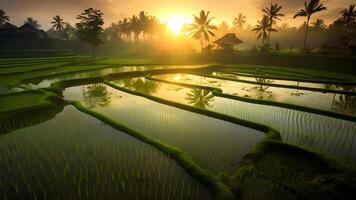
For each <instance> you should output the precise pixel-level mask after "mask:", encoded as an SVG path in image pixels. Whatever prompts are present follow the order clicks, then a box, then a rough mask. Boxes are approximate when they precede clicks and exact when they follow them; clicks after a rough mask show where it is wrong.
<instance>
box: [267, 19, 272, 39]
mask: <svg viewBox="0 0 356 200" xmlns="http://www.w3.org/2000/svg"><path fill="white" fill-rule="evenodd" d="M269 20H270V23H271V24H270V25H269V30H268V38H267V44H269V41H270V40H269V38H270V36H271V29H272V19H269Z"/></svg>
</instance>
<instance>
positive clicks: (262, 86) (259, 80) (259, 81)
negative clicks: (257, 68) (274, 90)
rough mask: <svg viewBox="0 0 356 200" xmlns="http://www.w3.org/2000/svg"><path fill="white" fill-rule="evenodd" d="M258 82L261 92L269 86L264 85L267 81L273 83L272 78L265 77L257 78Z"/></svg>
mask: <svg viewBox="0 0 356 200" xmlns="http://www.w3.org/2000/svg"><path fill="white" fill-rule="evenodd" d="M256 82H257V83H259V88H258V90H259V91H261V92H264V91H266V90H267V89H268V88H269V86H265V85H264V84H265V83H273V81H272V80H268V79H265V78H256Z"/></svg>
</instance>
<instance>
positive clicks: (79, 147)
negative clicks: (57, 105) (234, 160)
mask: <svg viewBox="0 0 356 200" xmlns="http://www.w3.org/2000/svg"><path fill="white" fill-rule="evenodd" d="M78 124H80V126H78ZM59 127H60V128H59ZM137 149H139V150H137ZM0 152H1V153H0V154H1V156H0V168H1V171H2V172H6V171H7V170H3V168H5V169H6V168H7V167H8V166H9V167H10V169H11V172H12V173H18V174H19V175H20V176H19V177H13V178H11V179H8V178H6V177H7V176H9V174H6V173H5V174H0V180H2V183H1V185H10V186H11V188H12V189H10V188H7V187H5V188H4V187H1V189H4V195H2V196H7V197H6V198H11V199H13V198H22V197H23V196H24V195H26V194H27V193H29V195H26V196H27V197H30V198H31V199H87V198H88V197H90V198H97V199H98V198H99V199H102V198H120V199H121V198H122V199H135V198H139V199H152V197H153V196H152V192H151V193H149V192H148V191H149V185H148V184H145V183H146V182H147V181H148V180H149V181H150V185H152V186H154V187H155V188H157V190H158V193H159V194H167V193H169V192H171V191H162V188H164V187H163V186H162V185H161V184H162V180H161V179H162V177H163V174H167V173H174V174H177V176H167V175H166V176H167V180H166V181H167V182H168V183H172V182H182V181H183V179H184V180H185V179H186V180H185V184H186V183H189V186H190V187H191V189H192V190H193V188H195V183H196V181H195V180H193V179H192V178H190V177H189V176H188V175H187V174H186V173H185V172H184V170H183V169H181V168H180V167H179V166H178V165H177V164H176V163H175V162H174V161H172V160H171V159H169V158H168V157H166V156H165V155H164V154H163V153H161V152H159V151H157V150H155V149H154V148H153V147H151V146H149V145H147V144H145V143H142V142H140V141H138V140H136V139H134V138H132V137H131V136H128V135H127V134H125V133H123V132H120V131H116V130H114V129H112V128H110V127H108V126H101V125H100V122H99V121H98V120H95V119H93V118H91V117H89V116H86V115H85V114H82V113H80V112H78V111H76V110H75V109H74V108H73V107H70V106H69V107H66V108H65V109H64V111H63V112H62V113H60V114H59V115H57V116H56V117H55V118H54V119H52V120H49V121H47V122H44V123H41V124H38V125H36V126H34V127H28V128H24V129H20V130H17V131H15V132H12V133H9V134H7V135H3V136H2V137H1V138H0ZM133 153H134V154H133ZM132 155H134V156H132ZM146 158H150V159H151V161H147V162H146ZM152 163H154V164H153V165H152ZM27 166H30V168H31V169H28V168H27ZM170 169H172V170H170ZM158 170H159V171H160V173H162V176H161V177H158V176H157V171H158ZM148 171H149V172H150V173H147V172H148ZM135 179H137V180H139V181H136V180H135ZM120 182H121V183H120ZM118 185H121V186H119V187H120V188H119V189H117V186H118ZM142 187H143V188H142ZM150 187H151V186H150ZM200 187H202V186H200ZM26 188H27V189H26ZM184 190H187V187H186V188H185V189H184ZM194 190H195V189H194ZM64 191H65V192H64ZM201 191H203V192H204V194H203V193H199V196H198V197H197V198H203V196H204V198H205V197H206V196H208V197H209V196H210V194H209V192H208V191H207V190H206V189H203V190H201ZM136 194H137V196H136ZM184 194H186V193H184ZM173 195H175V196H179V195H180V193H177V194H173ZM184 198H186V199H188V198H187V197H186V196H185V197H184ZM190 199H193V198H190Z"/></svg>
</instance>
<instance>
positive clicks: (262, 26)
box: [252, 15, 276, 47]
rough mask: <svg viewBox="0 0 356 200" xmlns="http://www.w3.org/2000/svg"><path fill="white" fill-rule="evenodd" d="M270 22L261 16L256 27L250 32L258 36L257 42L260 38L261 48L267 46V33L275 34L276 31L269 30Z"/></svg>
mask: <svg viewBox="0 0 356 200" xmlns="http://www.w3.org/2000/svg"><path fill="white" fill-rule="evenodd" d="M270 23H271V22H270V20H269V17H268V16H266V15H265V16H263V18H262V20H260V21H258V22H257V25H256V27H255V28H254V29H252V31H254V32H256V34H258V36H257V40H259V39H260V38H262V47H263V46H265V45H266V44H267V41H268V33H269V32H275V31H276V29H271V26H270Z"/></svg>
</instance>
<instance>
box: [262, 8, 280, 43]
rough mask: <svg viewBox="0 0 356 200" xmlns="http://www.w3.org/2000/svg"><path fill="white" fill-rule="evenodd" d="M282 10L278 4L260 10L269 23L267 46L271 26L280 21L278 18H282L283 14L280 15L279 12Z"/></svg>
mask: <svg viewBox="0 0 356 200" xmlns="http://www.w3.org/2000/svg"><path fill="white" fill-rule="evenodd" d="M281 10H282V6H280V5H278V4H272V3H271V7H269V8H268V7H266V8H264V9H262V11H263V12H264V13H265V14H266V16H267V17H268V19H269V21H270V23H269V30H268V37H267V44H269V41H270V36H271V30H273V29H272V26H273V24H275V23H277V20H281V19H280V18H279V17H283V16H284V14H282V13H280V11H281Z"/></svg>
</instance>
